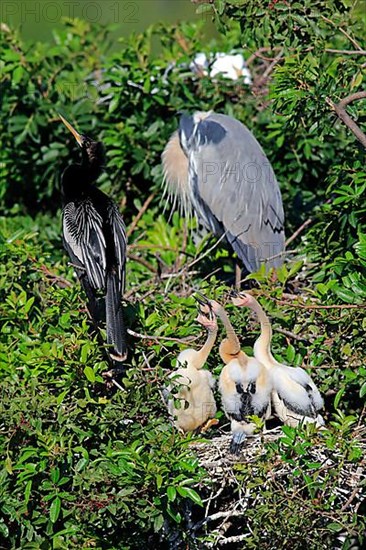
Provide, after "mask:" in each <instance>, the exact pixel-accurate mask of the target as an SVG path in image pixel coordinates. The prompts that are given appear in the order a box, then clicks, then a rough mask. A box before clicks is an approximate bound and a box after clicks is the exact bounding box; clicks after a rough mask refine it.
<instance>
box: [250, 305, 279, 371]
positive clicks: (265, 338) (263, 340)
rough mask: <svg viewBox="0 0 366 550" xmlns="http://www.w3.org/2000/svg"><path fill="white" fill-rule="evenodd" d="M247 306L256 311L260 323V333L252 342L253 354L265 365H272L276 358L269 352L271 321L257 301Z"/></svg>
mask: <svg viewBox="0 0 366 550" xmlns="http://www.w3.org/2000/svg"><path fill="white" fill-rule="evenodd" d="M249 307H250V309H252V310H253V311H254V312H255V313H256V315H257V317H258V320H259V322H260V324H261V334H260V336H259V338H257V340H256V342H255V344H254V355H255V357H256V359H258V361H260V362H261V363H262V364H263V365H264V366H265V367H267V368H269V367H272V366H273V364H274V363H275V362H276V360H275V358H274V357H273V355H272V353H271V340H272V327H271V323H270V321H269V319H268V317H267V315H266V313H265V312H264V310H263V309H262V307H261V306H260V304H259V303H258V302H257V301H254V302H253V304H251V305H250V306H249Z"/></svg>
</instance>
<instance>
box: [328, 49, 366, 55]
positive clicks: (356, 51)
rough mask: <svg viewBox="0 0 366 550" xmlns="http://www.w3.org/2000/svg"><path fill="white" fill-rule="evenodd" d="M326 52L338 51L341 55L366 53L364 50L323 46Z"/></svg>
mask: <svg viewBox="0 0 366 550" xmlns="http://www.w3.org/2000/svg"><path fill="white" fill-rule="evenodd" d="M325 51H326V52H328V53H340V54H342V55H366V50H333V48H325Z"/></svg>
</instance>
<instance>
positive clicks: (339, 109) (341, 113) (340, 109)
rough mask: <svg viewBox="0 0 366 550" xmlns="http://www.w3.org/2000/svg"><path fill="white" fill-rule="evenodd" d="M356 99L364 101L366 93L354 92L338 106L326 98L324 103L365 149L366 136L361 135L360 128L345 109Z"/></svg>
mask: <svg viewBox="0 0 366 550" xmlns="http://www.w3.org/2000/svg"><path fill="white" fill-rule="evenodd" d="M357 99H366V92H356V93H355V94H351V95H349V96H347V97H345V98H343V99H342V100H341V101H340V102H339V103H338V104H337V103H334V102H333V101H332V100H331V99H330V98H329V97H327V98H326V100H325V101H326V103H327V104H328V105H330V107H331V108H332V109H333V110H334V111H335V112H336V114H337V116H338V118H340V119H341V120H342V122H344V124H345V125H346V126H348V128H349V129H350V130H351V132H353V134H354V135H355V136H356V138H357V139H358V141H360V142H361V143H362V145H363V146H364V147H365V148H366V134H364V133H363V131H362V130H361V128H360V127H359V126H358V124H356V122H355V121H354V120H353V118H351V117H350V116H349V114H348V113H347V111H346V109H345V107H346V105H348V104H349V103H351V102H352V101H355V100H357Z"/></svg>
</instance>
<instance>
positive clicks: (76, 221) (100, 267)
mask: <svg viewBox="0 0 366 550" xmlns="http://www.w3.org/2000/svg"><path fill="white" fill-rule="evenodd" d="M60 118H61V120H62V122H63V123H64V124H65V125H66V127H67V128H68V129H69V130H70V132H71V133H72V134H73V136H74V137H75V139H76V141H77V143H78V144H79V146H80V147H81V152H82V162H81V164H71V165H70V166H68V167H67V168H66V169H65V171H64V172H63V174H62V178H61V183H62V194H63V241H64V246H65V248H66V250H67V252H68V253H69V256H70V258H71V262H72V264H73V265H74V266H75V269H76V273H77V275H78V278H79V279H80V282H81V284H82V285H83V288H84V290H85V292H86V295H87V298H88V302H89V303H88V308H89V311H90V314H91V316H92V318H93V320H94V322H96V323H98V321H99V319H98V317H99V316H98V307H97V304H98V294H99V292H102V293H103V294H104V299H105V311H106V329H107V343H108V344H109V346H110V349H109V354H110V356H111V358H112V359H114V360H115V361H124V360H125V358H126V355H127V347H126V331H125V327H124V322H123V317H122V304H121V300H122V292H123V288H124V279H125V261H126V232H125V225H124V222H123V219H122V216H121V214H120V213H119V211H118V208H117V205H116V204H115V203H114V202H113V200H112V199H110V198H109V197H108V196H107V195H105V194H104V193H103V192H102V191H100V190H99V189H98V188H97V187H95V185H94V183H95V181H96V180H97V178H98V176H99V175H100V173H101V171H102V168H103V162H104V150H103V145H102V143H100V142H98V141H93V140H92V139H91V138H89V137H88V136H85V135H81V134H79V133H78V132H77V131H76V130H75V128H73V127H72V126H71V124H70V123H69V122H67V120H65V119H64V118H63V117H62V116H61V115H60Z"/></svg>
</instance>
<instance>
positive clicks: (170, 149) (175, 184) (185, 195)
mask: <svg viewBox="0 0 366 550" xmlns="http://www.w3.org/2000/svg"><path fill="white" fill-rule="evenodd" d="M162 161H163V172H164V182H165V190H164V195H165V194H167V195H168V197H169V200H172V201H173V210H174V209H175V206H176V202H177V199H178V201H179V206H180V211H181V214H182V215H184V216H185V217H186V218H189V217H190V215H191V201H190V194H189V182H188V159H187V157H186V155H185V154H184V152H183V149H182V148H181V145H180V141H179V134H178V132H174V134H173V135H172V137H171V138H170V140H169V141H168V143H167V145H166V147H165V149H164V152H163V154H162Z"/></svg>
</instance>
